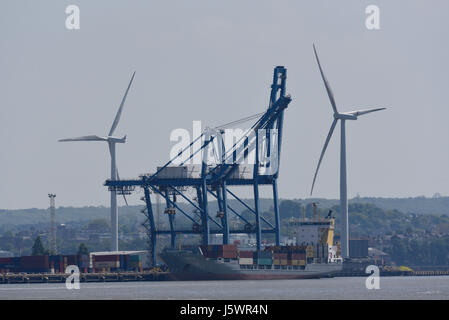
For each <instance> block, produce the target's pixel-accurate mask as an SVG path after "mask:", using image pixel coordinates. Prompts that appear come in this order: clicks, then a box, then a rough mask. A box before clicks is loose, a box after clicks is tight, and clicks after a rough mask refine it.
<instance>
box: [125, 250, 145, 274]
mask: <svg viewBox="0 0 449 320" xmlns="http://www.w3.org/2000/svg"><path fill="white" fill-rule="evenodd" d="M127 258H128V263H127V266H126V270H130V271H138V270H142V260H141V258H140V256H139V255H137V254H135V255H133V254H132V255H129V256H127Z"/></svg>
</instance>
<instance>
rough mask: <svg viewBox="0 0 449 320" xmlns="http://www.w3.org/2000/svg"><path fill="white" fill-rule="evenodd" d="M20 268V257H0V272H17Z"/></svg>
mask: <svg viewBox="0 0 449 320" xmlns="http://www.w3.org/2000/svg"><path fill="white" fill-rule="evenodd" d="M19 269H20V257H18V258H0V273H4V272H18V271H19Z"/></svg>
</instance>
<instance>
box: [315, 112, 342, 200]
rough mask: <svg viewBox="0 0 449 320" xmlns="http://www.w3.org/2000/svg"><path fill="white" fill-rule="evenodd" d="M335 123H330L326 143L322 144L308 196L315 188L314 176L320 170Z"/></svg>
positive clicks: (335, 121) (335, 120)
mask: <svg viewBox="0 0 449 320" xmlns="http://www.w3.org/2000/svg"><path fill="white" fill-rule="evenodd" d="M337 121H338V120H337V119H334V121H333V122H332V125H331V128H330V130H329V133H328V134H327V138H326V142H325V143H324V147H323V150H322V151H321V155H320V160H319V161H318V165H317V167H316V171H315V176H314V177H313V182H312V188H311V189H310V195H312V193H313V187H314V186H315V180H316V176H317V174H318V170H319V169H320V165H321V160H323V157H324V153H325V152H326V149H327V145H328V144H329V141H330V140H331V137H332V133H333V132H334V129H335V126H336V124H337Z"/></svg>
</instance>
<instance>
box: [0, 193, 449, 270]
mask: <svg viewBox="0 0 449 320" xmlns="http://www.w3.org/2000/svg"><path fill="white" fill-rule="evenodd" d="M367 199H371V200H373V202H376V204H374V203H371V202H366V201H367ZM448 199H449V198H447V197H446V198H441V197H436V198H422V197H418V198H410V199H379V198H355V199H353V200H351V201H350V203H349V224H350V230H351V237H352V238H370V245H372V246H373V247H375V248H377V249H379V250H382V251H384V252H386V253H388V254H389V255H390V257H391V259H392V260H393V261H394V262H396V263H397V264H398V265H399V264H404V265H449V261H448V256H449V210H448V208H449V202H447V201H446V200H448ZM315 201H317V202H318V203H319V204H318V207H319V208H320V209H319V215H320V216H321V217H322V218H324V217H325V216H327V214H328V212H329V210H332V215H333V216H334V217H335V218H336V234H337V235H338V234H339V231H340V226H341V223H340V212H339V205H338V201H336V200H326V199H318V200H315ZM356 201H360V202H356ZM245 202H246V203H247V205H248V206H249V207H254V203H253V201H252V200H245ZM446 202H447V203H446ZM392 203H393V204H396V205H398V207H402V208H405V209H406V210H408V211H407V212H404V211H401V210H398V209H395V208H385V207H388V206H389V205H391V204H392ZM378 204H379V205H378ZM410 204H419V205H417V207H416V208H421V209H419V210H423V211H421V212H418V210H414V211H416V212H412V210H411V209H412V208H411V207H410ZM179 205H180V207H181V208H183V209H185V210H186V212H191V208H188V207H187V205H186V204H184V203H179ZM230 205H231V206H232V207H233V208H234V209H235V210H236V211H238V212H241V215H242V216H243V217H244V218H246V219H247V220H248V221H250V222H252V223H254V221H255V216H254V213H252V212H251V211H250V210H248V209H247V208H245V206H243V205H242V204H240V203H237V202H235V201H230ZM426 205H427V207H426ZM260 207H261V210H262V217H265V219H266V220H268V221H269V222H270V223H272V224H274V219H273V217H272V212H273V207H272V201H271V200H269V199H261V205H260ZM141 209H142V206H129V207H121V208H120V215H119V232H120V234H121V240H120V248H121V249H122V250H145V249H146V239H145V237H144V229H143V228H142V222H143V221H144V219H145V217H144V215H143V214H142V213H141V212H140V210H141ZM209 209H210V211H211V212H216V211H217V210H218V208H217V205H216V202H212V203H211V204H210V206H209ZM279 209H280V218H281V232H282V234H283V235H284V236H290V237H293V236H295V233H294V232H295V229H294V228H292V227H291V226H290V225H289V222H290V221H291V220H292V219H297V218H300V217H302V216H303V214H305V216H306V217H308V218H311V217H312V216H313V208H312V200H311V199H307V200H301V199H296V200H283V201H281V202H280V206H279ZM162 210H163V208H162ZM431 211H437V212H438V213H429V212H431ZM56 214H57V221H58V233H57V234H58V238H57V239H58V243H57V248H58V253H61V254H74V253H82V254H85V253H88V252H89V251H92V252H94V251H107V250H109V247H110V225H109V209H108V208H106V207H84V208H58V209H57V212H56ZM75 217H76V219H75ZM196 218H198V217H196ZM229 218H230V226H231V228H232V229H241V228H243V227H244V223H243V222H242V221H241V220H240V219H238V218H237V217H236V216H235V215H234V214H232V213H231V212H230V213H229ZM22 219H23V220H22ZM70 219H73V220H70ZM48 220H49V212H48V210H43V209H42V210H41V209H29V210H16V211H0V250H6V251H10V252H12V253H13V254H14V255H29V254H44V253H48V250H46V249H45V247H44V243H46V241H48V239H47V233H48V228H49V221H48ZM166 220H167V219H166V215H164V214H160V215H159V218H158V217H157V216H156V221H160V224H159V225H160V228H161V229H168V224H167V222H166ZM25 221H26V223H25ZM2 222H8V223H3V224H2ZM12 222H14V223H12ZM198 222H199V221H198ZM61 223H65V225H59V224H61ZM261 223H262V227H263V228H265V227H267V224H266V223H265V222H264V221H262V222H261ZM176 227H177V228H179V229H182V228H191V227H192V223H191V221H189V220H187V219H186V218H185V217H184V216H183V215H182V214H181V213H179V214H178V215H177V216H176ZM214 228H216V226H215V225H214V224H211V229H214ZM33 239H34V240H33ZM42 239H43V240H42ZM195 239H196V238H195ZM196 240H198V239H196ZM264 240H268V241H272V240H274V237H273V236H272V235H266V234H265V235H264ZM167 241H168V238H161V239H160V241H159V245H158V247H162V246H163V243H166V242H167ZM183 241H184V242H185V243H187V242H188V241H190V240H188V239H184V240H183ZM192 241H194V240H192ZM88 248H89V249H88Z"/></svg>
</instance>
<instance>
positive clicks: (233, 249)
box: [201, 244, 238, 259]
mask: <svg viewBox="0 0 449 320" xmlns="http://www.w3.org/2000/svg"><path fill="white" fill-rule="evenodd" d="M201 251H202V252H203V255H204V257H206V258H214V259H216V258H226V259H237V256H238V251H237V246H236V245H235V244H213V245H208V246H201Z"/></svg>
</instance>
